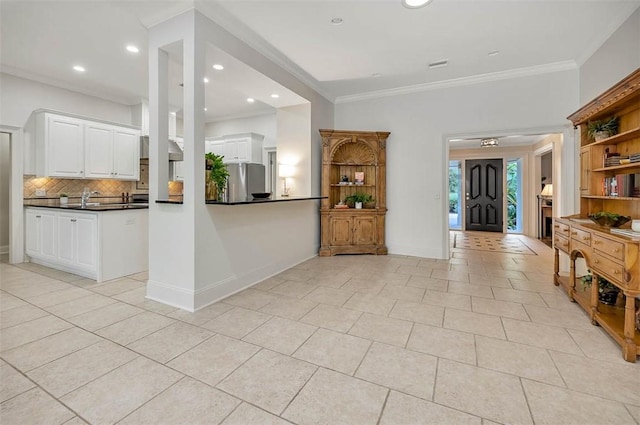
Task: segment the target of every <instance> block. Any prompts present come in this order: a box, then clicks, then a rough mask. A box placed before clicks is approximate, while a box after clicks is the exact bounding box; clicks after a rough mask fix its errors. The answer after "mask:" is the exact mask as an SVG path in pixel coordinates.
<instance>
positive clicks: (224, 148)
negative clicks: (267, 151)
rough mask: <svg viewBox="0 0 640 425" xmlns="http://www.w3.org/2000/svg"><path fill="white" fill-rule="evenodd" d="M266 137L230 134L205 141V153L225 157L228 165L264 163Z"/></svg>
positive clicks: (252, 134)
mask: <svg viewBox="0 0 640 425" xmlns="http://www.w3.org/2000/svg"><path fill="white" fill-rule="evenodd" d="M263 139H264V136H263V135H261V134H256V133H243V134H230V135H227V136H222V137H215V138H211V139H207V140H206V141H205V151H206V152H213V153H215V154H217V155H223V156H224V162H225V163H227V164H230V163H236V162H254V163H259V164H261V163H262V141H263Z"/></svg>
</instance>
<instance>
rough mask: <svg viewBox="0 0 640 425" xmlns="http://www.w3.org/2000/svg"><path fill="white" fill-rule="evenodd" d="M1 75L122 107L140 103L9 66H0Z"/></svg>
mask: <svg viewBox="0 0 640 425" xmlns="http://www.w3.org/2000/svg"><path fill="white" fill-rule="evenodd" d="M0 73H3V74H7V75H12V76H14V77H18V78H22V79H24V80H31V81H35V82H38V83H42V84H46V85H48V86H53V87H57V88H60V89H65V90H69V91H72V92H74V93H80V94H84V95H87V96H91V97H97V98H99V99H102V100H107V101H109V102H114V103H120V104H122V105H126V106H131V105H135V104H136V103H140V102H139V97H127V96H115V95H113V94H112V93H109V92H103V91H100V90H89V89H85V88H83V87H78V86H76V85H74V84H70V83H67V82H64V81H60V80H57V79H55V78H50V77H45V76H43V75H38V74H36V73H33V72H29V71H25V70H23V69H18V68H14V67H11V66H7V65H0Z"/></svg>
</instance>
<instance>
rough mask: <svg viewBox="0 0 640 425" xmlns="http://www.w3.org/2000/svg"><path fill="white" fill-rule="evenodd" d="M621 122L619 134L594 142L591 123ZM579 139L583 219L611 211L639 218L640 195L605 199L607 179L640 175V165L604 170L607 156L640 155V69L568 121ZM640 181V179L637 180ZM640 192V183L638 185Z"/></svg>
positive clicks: (623, 165) (620, 165)
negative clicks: (575, 130)
mask: <svg viewBox="0 0 640 425" xmlns="http://www.w3.org/2000/svg"><path fill="white" fill-rule="evenodd" d="M612 116H617V117H618V118H619V132H618V134H616V135H614V136H611V137H609V138H606V139H603V140H600V141H595V140H594V139H592V138H591V137H590V136H589V134H588V132H587V126H588V124H589V122H592V121H596V120H602V119H607V118H610V117H612ZM568 119H569V120H571V122H573V125H574V126H575V127H576V129H578V130H579V135H580V215H581V216H584V217H586V216H587V215H589V214H593V213H596V212H599V211H611V212H616V213H618V214H622V215H630V216H632V217H635V218H640V193H639V194H638V195H637V197H634V196H627V197H623V196H606V195H605V193H604V179H605V178H606V177H614V176H616V175H620V174H623V175H624V174H640V162H631V163H629V164H617V165H613V166H608V167H605V163H604V155H605V152H607V151H608V152H611V153H619V154H620V155H623V156H630V155H632V154H640V69H638V70H636V71H635V72H633V73H632V74H631V75H629V76H628V77H626V78H625V79H624V80H622V81H620V82H619V83H618V84H616V85H615V86H613V87H612V88H610V89H609V90H607V91H606V92H604V93H603V94H602V95H600V96H598V97H597V98H596V99H594V100H593V101H591V102H589V103H588V104H587V105H585V106H584V107H582V108H580V109H579V110H578V111H576V112H575V113H573V114H572V115H570V116H569V117H568ZM637 177H638V179H639V180H640V176H637ZM635 184H636V186H638V187H639V188H640V181H638V182H636V183H635Z"/></svg>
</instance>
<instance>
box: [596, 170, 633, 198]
mask: <svg viewBox="0 0 640 425" xmlns="http://www.w3.org/2000/svg"><path fill="white" fill-rule="evenodd" d="M602 195H603V196H622V197H625V198H633V197H640V174H617V175H615V176H612V177H605V178H604V179H602Z"/></svg>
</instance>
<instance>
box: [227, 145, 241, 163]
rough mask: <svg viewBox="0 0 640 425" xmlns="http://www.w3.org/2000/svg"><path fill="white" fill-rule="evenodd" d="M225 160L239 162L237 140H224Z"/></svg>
mask: <svg viewBox="0 0 640 425" xmlns="http://www.w3.org/2000/svg"><path fill="white" fill-rule="evenodd" d="M224 162H226V163H233V162H238V144H237V143H236V141H235V140H225V141H224Z"/></svg>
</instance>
